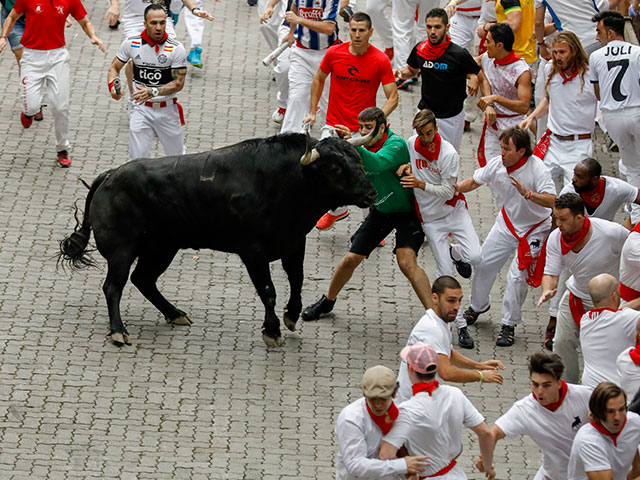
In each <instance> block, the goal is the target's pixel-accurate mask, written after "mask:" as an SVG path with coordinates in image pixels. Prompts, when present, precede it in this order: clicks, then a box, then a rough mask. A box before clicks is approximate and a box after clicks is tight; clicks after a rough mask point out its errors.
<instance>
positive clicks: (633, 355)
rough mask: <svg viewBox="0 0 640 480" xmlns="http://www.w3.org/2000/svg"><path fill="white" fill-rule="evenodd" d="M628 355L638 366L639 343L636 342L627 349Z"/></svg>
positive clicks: (639, 363)
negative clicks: (632, 346)
mask: <svg viewBox="0 0 640 480" xmlns="http://www.w3.org/2000/svg"><path fill="white" fill-rule="evenodd" d="M629 356H630V357H631V360H632V361H633V363H635V364H636V365H637V366H639V367H640V343H636V346H635V348H632V349H631V350H629Z"/></svg>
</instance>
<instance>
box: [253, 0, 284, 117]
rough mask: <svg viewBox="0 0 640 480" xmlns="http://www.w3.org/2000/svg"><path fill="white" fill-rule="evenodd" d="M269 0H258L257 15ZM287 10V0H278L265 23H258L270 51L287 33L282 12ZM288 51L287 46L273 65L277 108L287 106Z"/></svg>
mask: <svg viewBox="0 0 640 480" xmlns="http://www.w3.org/2000/svg"><path fill="white" fill-rule="evenodd" d="M268 3H269V0H258V17H260V16H261V15H262V13H263V12H264V10H265V9H266V8H267V4H268ZM286 10H287V0H280V1H279V2H278V3H277V4H276V6H275V7H274V9H273V15H272V16H271V18H270V19H269V20H267V21H266V22H265V23H261V24H260V32H261V33H262V36H263V37H264V39H265V41H266V42H267V46H268V48H269V50H270V51H273V50H275V49H276V48H277V47H278V45H280V44H281V43H282V40H283V39H284V37H285V36H287V35H288V34H289V24H288V23H285V22H284V14H285V12H286ZM289 51H290V49H289V48H287V49H285V50H284V52H282V53H281V54H280V56H278V58H277V59H276V62H275V64H274V67H273V75H274V77H275V79H276V85H277V87H278V94H277V101H278V108H279V109H280V108H281V109H283V110H284V109H286V108H287V99H288V98H289V66H290V64H289Z"/></svg>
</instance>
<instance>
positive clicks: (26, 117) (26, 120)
mask: <svg viewBox="0 0 640 480" xmlns="http://www.w3.org/2000/svg"><path fill="white" fill-rule="evenodd" d="M20 121H21V122H22V126H23V127H24V128H29V127H30V126H31V124H32V123H33V117H30V116H29V115H25V114H24V113H21V114H20Z"/></svg>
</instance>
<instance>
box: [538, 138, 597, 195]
mask: <svg viewBox="0 0 640 480" xmlns="http://www.w3.org/2000/svg"><path fill="white" fill-rule="evenodd" d="M579 133H587V132H579ZM592 156H593V141H592V140H591V139H590V138H587V139H584V140H559V139H557V138H556V137H555V136H554V135H553V134H552V135H551V138H550V141H549V149H548V150H547V154H546V155H545V156H544V164H545V166H546V167H547V168H548V169H549V171H550V172H551V177H552V178H554V179H556V178H558V177H562V180H563V182H564V186H565V187H566V186H567V185H569V184H570V183H571V180H572V179H573V167H575V166H576V163H578V162H579V161H581V160H584V159H585V158H587V157H592Z"/></svg>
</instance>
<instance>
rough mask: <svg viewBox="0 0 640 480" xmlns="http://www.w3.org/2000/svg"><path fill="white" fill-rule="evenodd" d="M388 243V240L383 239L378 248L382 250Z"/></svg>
mask: <svg viewBox="0 0 640 480" xmlns="http://www.w3.org/2000/svg"><path fill="white" fill-rule="evenodd" d="M386 243H387V242H386V239H384V238H383V239H382V241H381V242H380V243H379V244H378V248H382V247H384V245H385V244H386Z"/></svg>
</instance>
